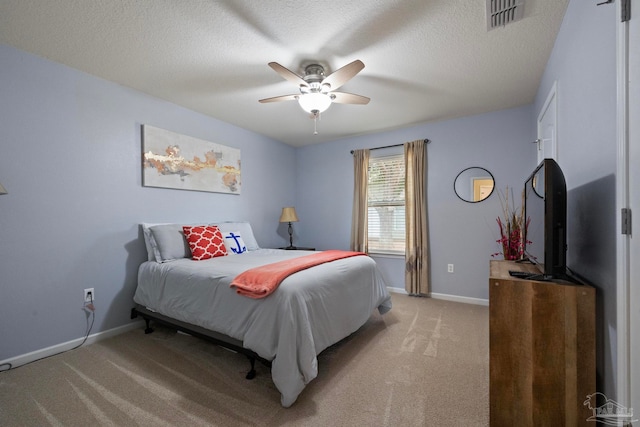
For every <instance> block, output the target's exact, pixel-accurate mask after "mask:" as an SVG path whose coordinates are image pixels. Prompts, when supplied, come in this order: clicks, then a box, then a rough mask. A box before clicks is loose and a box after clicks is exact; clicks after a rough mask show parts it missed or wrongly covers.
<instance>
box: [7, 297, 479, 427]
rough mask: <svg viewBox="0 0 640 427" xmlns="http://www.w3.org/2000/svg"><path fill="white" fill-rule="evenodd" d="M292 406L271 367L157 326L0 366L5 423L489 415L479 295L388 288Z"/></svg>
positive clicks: (386, 420)
mask: <svg viewBox="0 0 640 427" xmlns="http://www.w3.org/2000/svg"><path fill="white" fill-rule="evenodd" d="M392 299H393V308H392V310H391V311H390V312H389V313H387V314H385V315H383V316H381V315H379V314H378V313H377V311H375V312H374V313H372V315H371V318H370V319H369V320H368V322H367V323H366V324H365V325H364V326H363V327H362V328H361V329H359V330H358V331H357V332H356V333H354V334H352V335H351V336H349V337H347V338H346V339H345V340H343V341H341V342H340V343H338V344H336V345H334V346H332V347H330V348H328V349H326V350H325V351H324V352H322V353H321V354H320V355H319V356H318V369H319V372H318V377H317V378H316V379H315V380H313V381H311V382H310V383H309V384H308V385H307V387H306V388H305V390H303V392H302V394H301V395H300V396H299V397H298V400H297V402H296V403H295V404H294V405H293V406H292V407H290V408H286V409H285V408H283V407H282V406H281V405H280V394H279V392H278V390H277V389H276V388H275V386H274V385H273V382H272V381H271V377H270V372H269V369H268V368H266V367H264V366H263V365H261V364H259V363H257V364H256V370H257V376H256V378H255V379H253V380H246V379H245V378H244V376H245V375H246V373H247V371H248V369H249V363H248V360H247V358H246V357H245V356H242V355H239V354H236V353H233V352H230V351H228V350H225V349H223V348H221V347H218V346H216V345H213V344H211V343H209V342H206V341H203V340H200V339H198V338H194V337H191V336H189V335H186V334H182V333H176V332H175V331H172V330H170V329H167V328H163V327H159V326H158V327H156V328H155V329H156V331H155V332H154V333H152V334H149V335H145V334H144V332H143V328H140V329H139V330H134V331H130V332H127V333H124V334H121V335H118V336H116V337H113V338H109V339H105V340H103V341H99V342H96V343H94V344H92V345H89V346H86V347H81V348H79V349H77V350H74V351H71V352H67V353H64V354H60V355H57V356H54V357H51V358H48V359H44V360H41V361H38V362H34V363H32V364H29V365H26V366H24V367H19V368H15V369H12V370H10V371H6V372H2V373H0V425H2V426H47V425H51V426H89V425H105V426H135V425H141V426H147V425H148V426H350V427H351V426H465V427H468V426H486V425H488V424H489V312H488V307H486V306H477V305H471V304H462V303H456V302H451V301H444V300H436V299H430V298H417V297H409V296H407V295H402V294H392Z"/></svg>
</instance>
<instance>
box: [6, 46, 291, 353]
mask: <svg viewBox="0 0 640 427" xmlns="http://www.w3.org/2000/svg"><path fill="white" fill-rule="evenodd" d="M0 64H1V66H0V100H1V101H0V182H1V183H2V184H3V185H4V187H6V189H7V190H8V191H9V194H7V195H3V196H0V360H5V359H8V358H11V357H15V356H18V355H22V354H25V353H28V352H31V351H35V350H40V349H43V348H46V347H49V346H53V345H57V344H61V343H64V342H67V341H70V340H73V339H77V338H79V337H82V336H83V335H84V334H85V329H86V322H85V315H84V312H83V311H82V310H81V307H82V296H83V289H84V288H95V295H96V307H97V311H96V322H95V326H94V328H93V332H100V331H104V330H108V329H111V328H114V327H116V326H121V325H124V324H126V323H127V322H129V310H130V308H131V306H132V296H133V292H134V289H135V286H136V275H137V268H138V265H139V264H140V263H141V262H142V261H143V260H144V258H145V250H144V245H143V243H142V240H141V238H140V230H139V227H138V224H139V223H140V222H171V221H176V222H182V221H185V222H187V221H188V222H190V221H194V222H196V221H216V220H229V219H237V220H248V221H251V223H252V225H253V227H254V230H255V235H256V238H257V240H258V242H259V244H260V245H263V246H265V247H269V246H282V245H283V243H285V235H286V230H284V229H282V227H280V226H279V224H278V218H279V215H280V211H281V208H282V206H288V205H291V204H293V201H294V200H293V197H294V183H295V179H294V171H293V169H292V168H291V165H292V164H293V162H294V159H295V157H294V156H295V150H294V149H293V148H292V147H290V146H288V145H285V144H283V143H281V142H276V141H273V140H270V139H268V138H265V137H263V136H260V135H257V134H254V133H252V132H248V131H246V130H243V129H239V128H237V127H234V126H231V125H229V124H226V123H223V122H220V121H218V120H215V119H212V118H210V117H206V116H203V115H201V114H197V113H194V112H192V111H189V110H186V109H184V108H180V107H177V106H176V105H173V104H170V103H167V102H164V101H161V100H158V99H155V98H151V97H149V96H146V95H144V94H141V93H139V92H136V91H133V90H130V89H127V88H124V87H122V86H119V85H116V84H114V83H111V82H108V81H105V80H101V79H98V78H95V77H92V76H90V75H87V74H84V73H81V72H79V71H77V70H74V69H71V68H68V67H65V66H62V65H59V64H56V63H53V62H51V61H47V60H44V59H41V58H38V57H36V56H33V55H30V54H27V53H25V52H22V51H19V50H16V49H13V48H9V47H7V46H3V45H0ZM142 124H151V125H154V126H157V127H161V128H164V129H169V130H171V131H174V132H178V133H183V134H185V135H190V136H194V137H197V138H201V139H204V140H208V141H214V142H217V143H220V144H224V145H228V146H231V147H236V148H240V149H241V155H242V166H243V167H242V172H243V174H242V194H241V195H230V194H219V193H204V192H194V191H179V190H167V189H158V188H147V187H142V185H141V164H142V162H141V151H142V149H141V142H140V141H141V140H140V126H141V125H142Z"/></svg>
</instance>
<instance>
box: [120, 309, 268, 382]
mask: <svg viewBox="0 0 640 427" xmlns="http://www.w3.org/2000/svg"><path fill="white" fill-rule="evenodd" d="M138 316H141V317H142V318H143V319H144V321H145V322H146V323H147V327H146V328H145V330H144V333H145V334H150V333H151V332H153V328H152V327H151V326H150V322H151V320H153V321H155V322H158V323H160V324H163V325H165V326H169V327H170V328H172V329H176V330H178V331H181V332H185V333H187V334H189V335H193V336H195V337H198V338H202V339H204V340H207V341H210V342H212V343H214V344H216V345H219V346H221V347H224V348H227V349H229V350H232V351H235V352H237V353H240V354H244V355H245V356H247V358H248V359H249V363H251V369H250V370H249V372H248V373H247V375H246V378H247V379H248V380H251V379H253V378H255V376H256V370H255V366H256V360H258V361H260V363H262V364H263V365H265V366H266V367H268V368H271V362H270V361H268V360H266V359H264V358H262V357H260V356H258V354H256V353H255V352H253V351H251V350H249V349H247V348H245V347H244V346H243V345H242V341H239V340H236V339H234V338H231V337H229V336H227V335H224V334H221V333H219V332H215V331H211V330H209V329H205V328H203V327H200V326H196V325H193V324H191V323H186V322H182V321H180V320H176V319H172V318H170V317H167V316H164V315H162V314H160V313H156V312H155V311H151V310H149V309H147V308H145V307H143V306H141V305H140V304H136V305H135V307H133V308H132V309H131V318H132V319H135V318H137V317H138Z"/></svg>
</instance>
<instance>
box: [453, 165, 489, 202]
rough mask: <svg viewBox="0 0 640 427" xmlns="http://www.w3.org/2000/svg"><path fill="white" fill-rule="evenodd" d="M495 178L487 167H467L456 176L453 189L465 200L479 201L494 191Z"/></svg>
mask: <svg viewBox="0 0 640 427" xmlns="http://www.w3.org/2000/svg"><path fill="white" fill-rule="evenodd" d="M494 184H495V180H494V179H493V175H491V172H489V171H488V170H486V169H485V168H480V167H470V168H466V169H465V170H463V171H462V172H460V173H459V174H458V176H456V179H455V181H453V189H454V190H455V192H456V195H457V196H458V197H459V198H460V199H461V200H464V201H465V202H469V203H478V202H481V201H483V200H484V199H486V198H487V197H489V196H490V195H491V193H493V187H494Z"/></svg>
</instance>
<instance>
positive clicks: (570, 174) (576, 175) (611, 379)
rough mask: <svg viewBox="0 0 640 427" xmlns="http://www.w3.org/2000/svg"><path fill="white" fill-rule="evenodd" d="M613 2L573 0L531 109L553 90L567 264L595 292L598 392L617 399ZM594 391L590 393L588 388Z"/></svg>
mask: <svg viewBox="0 0 640 427" xmlns="http://www.w3.org/2000/svg"><path fill="white" fill-rule="evenodd" d="M615 11H616V7H615V4H611V5H606V6H599V7H598V6H596V5H595V2H584V1H582V0H572V1H571V2H570V3H569V7H568V9H567V12H566V15H565V17H564V21H563V23H562V27H561V29H560V33H559V35H558V38H557V40H556V43H555V47H554V50H553V53H552V55H551V57H550V59H549V62H548V64H547V67H546V71H545V74H544V76H543V79H542V82H541V84H540V88H539V90H538V95H537V97H536V100H535V106H534V110H535V111H534V112H535V115H536V116H534V118H533V119H534V120H535V119H536V117H537V114H538V112H539V111H540V109H541V108H542V105H543V104H544V102H545V99H546V97H547V94H548V92H549V90H550V88H551V86H552V85H553V82H554V81H557V85H558V163H559V164H560V166H561V167H562V169H563V172H564V174H565V178H566V181H567V189H568V195H567V205H568V206H567V217H568V222H567V245H568V249H567V263H568V265H569V267H570V268H571V269H572V270H573V271H575V272H576V273H577V274H578V275H580V276H582V277H583V278H584V279H586V280H587V281H588V282H590V283H592V284H593V285H594V286H595V287H596V289H597V346H598V354H597V365H598V391H601V392H603V393H605V394H606V395H607V397H609V398H610V399H615V395H616V381H615V378H616V329H617V328H616V290H615V289H616V233H617V232H618V230H616V229H615V228H616V227H615V223H616V215H617V212H616V205H615V194H616V188H615V173H616V152H617V145H616V62H615V61H616V20H617V19H618V16H617V14H616V12H615ZM594 391H595V390H594Z"/></svg>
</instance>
